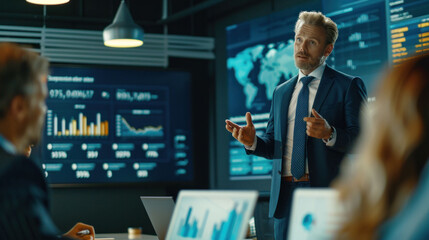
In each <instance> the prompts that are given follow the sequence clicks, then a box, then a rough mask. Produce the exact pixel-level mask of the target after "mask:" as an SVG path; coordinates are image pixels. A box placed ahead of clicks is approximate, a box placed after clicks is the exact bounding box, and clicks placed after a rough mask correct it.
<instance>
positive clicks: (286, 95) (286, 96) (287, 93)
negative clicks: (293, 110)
mask: <svg viewBox="0 0 429 240" xmlns="http://www.w3.org/2000/svg"><path fill="white" fill-rule="evenodd" d="M297 80H298V76H295V77H293V78H291V79H290V80H289V82H288V83H287V84H286V85H285V87H284V89H283V93H282V94H281V96H282V102H281V104H280V109H279V112H280V117H281V118H280V123H281V129H280V131H281V133H282V142H283V143H284V142H285V140H286V131H287V123H288V109H289V104H290V100H291V98H292V93H293V90H294V89H295V86H296V82H297Z"/></svg>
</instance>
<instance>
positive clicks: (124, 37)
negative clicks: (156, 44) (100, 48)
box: [103, 0, 144, 48]
mask: <svg viewBox="0 0 429 240" xmlns="http://www.w3.org/2000/svg"><path fill="white" fill-rule="evenodd" d="M143 36H144V32H143V29H142V28H141V27H140V26H139V25H137V24H136V23H135V22H134V20H133V18H132V17H131V14H130V11H129V10H128V8H127V5H126V4H125V1H124V0H122V1H121V5H120V6H119V8H118V11H117V12H116V16H115V19H113V22H112V24H110V25H109V26H107V27H106V28H105V29H104V30H103V40H104V45H105V46H107V47H116V48H132V47H139V46H141V45H143Z"/></svg>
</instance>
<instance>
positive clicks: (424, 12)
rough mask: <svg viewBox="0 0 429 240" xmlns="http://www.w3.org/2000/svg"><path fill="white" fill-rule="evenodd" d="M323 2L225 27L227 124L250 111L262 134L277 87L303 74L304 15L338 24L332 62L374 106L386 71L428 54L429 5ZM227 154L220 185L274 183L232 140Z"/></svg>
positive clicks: (423, 0)
mask: <svg viewBox="0 0 429 240" xmlns="http://www.w3.org/2000/svg"><path fill="white" fill-rule="evenodd" d="M321 4H322V5H321V6H315V5H311V6H302V5H300V6H297V8H296V9H293V8H288V9H287V10H284V11H280V12H277V13H274V14H271V15H268V16H265V17H262V18H258V19H254V20H250V21H247V22H243V23H238V24H233V25H230V26H227V27H226V37H227V39H226V40H227V41H226V53H227V59H226V69H227V88H228V89H227V91H228V103H227V104H228V113H227V115H228V118H229V119H230V120H232V121H234V122H236V123H238V124H240V125H245V124H246V122H245V118H244V116H245V113H246V112H250V113H251V114H252V117H253V120H254V123H255V127H256V131H257V134H262V133H263V132H265V128H266V123H267V120H268V117H269V109H270V105H271V98H272V94H273V90H274V88H275V87H276V86H277V85H279V84H281V83H283V82H284V81H285V80H287V79H289V78H290V77H292V76H294V75H296V74H297V73H298V70H297V69H296V67H295V65H294V59H293V44H294V32H293V30H294V29H293V28H294V25H295V22H296V20H297V18H298V15H299V11H304V10H306V11H313V10H314V11H322V12H323V13H324V14H325V15H326V16H328V17H330V18H332V20H334V21H335V22H336V23H337V26H338V29H339V37H338V40H337V42H336V44H335V48H334V51H333V52H332V54H331V55H330V56H329V58H328V59H327V64H328V65H330V66H331V67H333V68H335V69H337V70H339V71H342V72H345V73H347V74H350V75H354V76H360V77H361V78H362V79H363V81H364V82H365V84H366V87H367V89H368V93H369V97H371V99H370V100H374V99H373V89H374V87H375V86H376V80H377V77H378V76H379V75H380V73H381V70H382V69H383V68H384V67H385V66H387V65H395V64H400V63H401V62H402V61H404V60H407V59H408V58H410V57H412V56H414V55H416V54H420V53H424V52H427V51H428V50H429V1H428V0H375V1H372V0H371V1H369V0H362V1H350V0H324V1H321ZM297 10H299V11H297ZM227 151H228V156H229V158H228V163H227V164H225V165H219V166H228V167H229V175H228V180H224V179H219V180H218V182H219V186H221V187H225V186H229V185H231V183H233V182H234V181H235V180H259V179H269V178H270V175H271V162H270V160H266V159H264V158H260V157H256V156H249V155H246V153H245V151H244V148H243V146H242V144H240V143H239V142H238V141H236V140H235V139H234V138H232V137H231V138H230V141H229V146H228V150H227ZM234 186H236V185H234ZM240 186H241V184H238V185H237V187H239V188H240ZM268 187H269V185H268V184H267V186H266V188H265V189H263V190H268Z"/></svg>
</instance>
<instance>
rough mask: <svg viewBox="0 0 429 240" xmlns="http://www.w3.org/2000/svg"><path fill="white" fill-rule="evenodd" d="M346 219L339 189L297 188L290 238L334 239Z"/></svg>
mask: <svg viewBox="0 0 429 240" xmlns="http://www.w3.org/2000/svg"><path fill="white" fill-rule="evenodd" d="M344 219H345V213H344V207H343V205H342V204H341V203H340V202H339V200H338V191H336V190H334V189H332V188H318V189H297V190H295V192H294V194H293V200H292V211H291V216H290V220H289V233H288V239H292V240H293V239H317V240H321V239H323V240H329V239H333V238H334V236H335V233H336V232H337V231H338V230H339V228H340V227H341V224H342V222H343V221H344Z"/></svg>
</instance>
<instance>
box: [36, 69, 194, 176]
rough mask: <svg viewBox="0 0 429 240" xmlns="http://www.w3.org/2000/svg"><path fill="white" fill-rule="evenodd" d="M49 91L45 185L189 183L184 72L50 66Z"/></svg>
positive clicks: (187, 101)
mask: <svg viewBox="0 0 429 240" xmlns="http://www.w3.org/2000/svg"><path fill="white" fill-rule="evenodd" d="M48 88H49V94H48V99H47V106H48V110H47V114H46V127H45V134H44V138H43V146H42V160H43V165H42V166H43V169H44V171H45V175H46V177H47V179H48V181H49V182H50V183H61V184H63V183H64V184H67V183H110V182H171V181H192V180H193V160H192V133H191V126H190V122H191V120H190V119H191V109H190V76H189V74H188V73H184V72H161V71H159V72H155V71H137V70H115V69H102V68H71V67H68V68H66V67H54V68H53V69H52V70H51V74H50V75H49V76H48Z"/></svg>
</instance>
